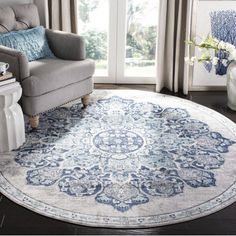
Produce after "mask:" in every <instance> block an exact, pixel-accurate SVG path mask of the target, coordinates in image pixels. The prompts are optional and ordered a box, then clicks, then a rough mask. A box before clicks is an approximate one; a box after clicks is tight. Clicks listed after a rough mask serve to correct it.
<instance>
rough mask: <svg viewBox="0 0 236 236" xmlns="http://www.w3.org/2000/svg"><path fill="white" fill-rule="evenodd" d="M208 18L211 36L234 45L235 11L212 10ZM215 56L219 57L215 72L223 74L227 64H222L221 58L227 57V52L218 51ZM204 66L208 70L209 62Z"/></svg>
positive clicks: (235, 37)
mask: <svg viewBox="0 0 236 236" xmlns="http://www.w3.org/2000/svg"><path fill="white" fill-rule="evenodd" d="M210 19H211V33H212V36H213V37H215V38H217V39H218V40H219V41H224V42H227V43H230V44H233V45H234V46H236V11H235V10H222V11H213V12H211V13H210ZM216 56H217V57H219V58H220V59H221V60H219V61H218V64H217V65H216V66H215V69H216V74H217V75H225V74H226V72H227V67H228V66H224V65H223V64H222V59H228V57H229V55H228V53H225V52H223V51H220V52H219V53H218V55H216ZM229 63H230V62H229ZM229 63H228V65H229ZM205 67H206V69H207V70H208V71H209V72H210V71H211V69H212V65H209V63H208V64H207V65H205Z"/></svg>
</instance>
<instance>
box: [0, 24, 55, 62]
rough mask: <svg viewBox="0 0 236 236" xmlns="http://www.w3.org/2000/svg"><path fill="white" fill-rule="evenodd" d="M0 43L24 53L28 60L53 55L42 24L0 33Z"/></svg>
mask: <svg viewBox="0 0 236 236" xmlns="http://www.w3.org/2000/svg"><path fill="white" fill-rule="evenodd" d="M0 45H3V46H6V47H9V48H13V49H16V50H18V51H20V52H23V53H25V55H26V56H27V57H28V60H29V61H35V60H38V59H41V58H53V57H55V56H54V54H53V53H52V51H51V49H50V48H49V45H48V42H47V38H46V34H45V29H44V27H43V26H38V27H35V28H32V29H29V30H20V31H12V32H9V33H5V34H0Z"/></svg>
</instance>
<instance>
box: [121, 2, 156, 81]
mask: <svg viewBox="0 0 236 236" xmlns="http://www.w3.org/2000/svg"><path fill="white" fill-rule="evenodd" d="M157 22H158V1H157V0H127V35H126V59H125V75H126V76H137V77H153V76H155V74H156V70H155V68H156V67H155V57H156V38H157Z"/></svg>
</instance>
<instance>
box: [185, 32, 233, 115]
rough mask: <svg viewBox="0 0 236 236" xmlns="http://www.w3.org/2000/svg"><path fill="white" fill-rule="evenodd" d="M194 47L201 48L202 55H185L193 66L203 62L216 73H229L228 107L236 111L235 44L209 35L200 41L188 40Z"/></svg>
mask: <svg viewBox="0 0 236 236" xmlns="http://www.w3.org/2000/svg"><path fill="white" fill-rule="evenodd" d="M186 43H188V44H190V45H191V46H193V47H197V48H199V50H200V51H201V55H200V57H199V58H197V57H191V58H189V57H185V62H187V63H189V65H191V66H193V65H194V63H195V62H200V63H203V65H204V66H205V68H206V70H208V71H209V72H211V70H212V69H213V68H214V69H215V72H216V74H218V75H224V74H227V94H228V107H229V108H230V109H232V110H235V111H236V48H235V46H234V45H232V44H230V43H227V42H224V41H219V40H218V39H217V38H213V37H212V36H210V35H208V36H207V37H206V38H205V39H203V40H202V41H201V42H200V43H197V42H196V40H191V41H187V42H186Z"/></svg>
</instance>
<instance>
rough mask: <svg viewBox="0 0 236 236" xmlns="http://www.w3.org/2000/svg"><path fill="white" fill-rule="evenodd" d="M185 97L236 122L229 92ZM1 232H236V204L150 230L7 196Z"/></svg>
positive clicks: (0, 212) (0, 204)
mask: <svg viewBox="0 0 236 236" xmlns="http://www.w3.org/2000/svg"><path fill="white" fill-rule="evenodd" d="M95 88H96V89H135V90H145V91H155V86H152V85H104V84H97V85H95ZM162 93H165V94H171V95H174V96H179V97H183V98H186V99H189V100H191V101H194V102H197V103H199V104H202V105H204V106H207V107H210V108H212V109H214V110H216V111H218V112H220V113H222V114H223V115H225V116H227V117H228V118H229V119H231V120H233V121H234V122H236V112H234V111H231V110H230V109H228V108H227V106H226V102H227V98H226V92H191V93H190V94H189V95H188V96H183V95H181V94H172V93H170V92H168V91H166V90H163V91H162ZM0 234H38V235H39V234H67V235H68V234H75V235H76V234H96V235H100V234H109V235H122V234H137V235H143V234H169V235H170V234H178V235H186V234H218V235H219V234H224V235H226V234H236V203H235V204H232V205H231V206H229V207H227V208H225V209H223V210H221V211H219V212H217V213H214V214H212V215H209V216H206V217H203V218H200V219H197V220H192V221H188V222H185V223H180V224H175V225H170V226H162V227H156V228H149V229H129V230H126V229H106V228H92V227H84V226H78V225H73V224H69V223H65V222H61V221H57V220H53V219H51V218H47V217H44V216H41V215H39V214H36V213H34V212H32V211H29V210H27V209H25V208H24V207H21V206H19V205H17V204H15V203H13V202H12V201H10V200H8V199H7V198H6V197H4V196H1V197H0Z"/></svg>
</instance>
